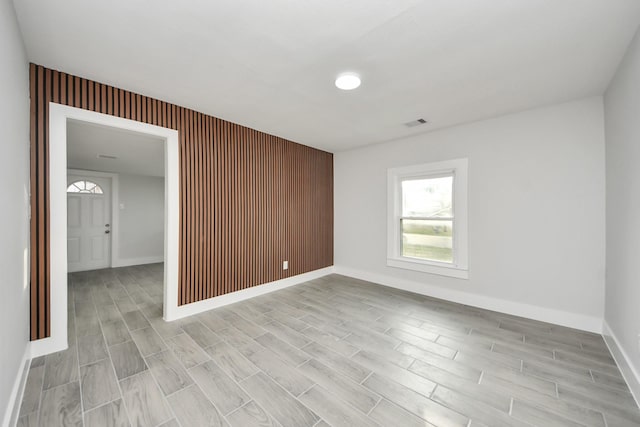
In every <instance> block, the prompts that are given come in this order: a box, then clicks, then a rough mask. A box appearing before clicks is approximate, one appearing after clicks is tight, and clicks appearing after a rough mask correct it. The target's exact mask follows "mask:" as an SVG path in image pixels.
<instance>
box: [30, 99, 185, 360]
mask: <svg viewBox="0 0 640 427" xmlns="http://www.w3.org/2000/svg"><path fill="white" fill-rule="evenodd" d="M69 120H76V121H80V122H86V123H93V124H98V125H103V126H109V127H114V128H118V129H122V130H129V131H133V132H138V133H144V134H147V135H151V136H155V137H159V138H161V139H163V140H164V146H165V156H164V170H165V184H164V191H165V201H164V304H163V307H164V312H163V318H164V320H166V321H171V320H175V319H177V318H178V317H179V316H177V313H178V265H179V259H178V257H179V246H178V245H179V229H180V214H179V210H180V199H179V191H180V190H179V189H180V186H179V185H180V163H179V162H180V157H179V142H178V131H177V130H173V129H168V128H163V127H160V126H155V125H150V124H147V123H142V122H138V121H134V120H129V119H124V118H120V117H115V116H110V115H107V114H102V113H97V112H95V111H90V110H84V109H81V108H75V107H69V106H66V105H61V104H56V103H53V102H50V103H49V223H50V228H49V230H50V235H49V245H50V251H49V253H50V261H51V264H50V265H51V269H50V284H49V286H50V288H49V291H50V298H49V313H50V316H51V317H50V321H51V336H50V337H48V338H44V339H41V340H37V341H33V342H32V343H31V355H32V357H36V356H40V355H43V354H48V353H53V352H56V351H60V350H64V349H66V348H68V337H67V296H68V293H67V122H68V121H69ZM112 220H113V219H112Z"/></svg>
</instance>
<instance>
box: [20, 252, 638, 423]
mask: <svg viewBox="0 0 640 427" xmlns="http://www.w3.org/2000/svg"><path fill="white" fill-rule="evenodd" d="M69 278H70V280H69V290H70V292H69V349H68V350H65V351H62V352H59V353H55V354H51V355H48V356H45V357H43V358H39V359H36V360H34V361H33V362H32V365H31V367H30V371H29V376H28V380H27V386H26V389H25V395H24V398H23V401H22V406H21V410H20V419H19V422H18V425H19V426H37V425H39V426H47V427H52V426H83V425H84V426H129V425H131V426H166V427H168V426H182V427H196V426H209V425H211V426H217V425H221V426H229V425H231V426H240V427H245V426H258V425H260V426H282V427H289V426H291V427H302V426H327V425H332V426H376V425H380V426H403V427H411V426H416V427H417V426H432V425H433V426H461V427H468V426H474V427H475V426H492V427H493V426H532V425H533V426H545V427H547V426H594V427H617V426H637V425H640V412H639V411H638V408H637V406H636V404H635V402H634V400H633V397H632V396H631V394H630V392H629V390H628V388H627V386H626V384H625V382H624V380H623V379H622V376H621V374H620V372H619V370H618V368H617V366H616V365H615V363H614V361H613V359H612V358H611V355H610V353H609V351H608V349H607V347H606V345H605V343H604V341H603V340H602V337H601V336H599V335H596V334H591V333H586V332H581V331H576V330H572V329H568V328H563V327H559V326H554V325H550V324H547V323H542V322H536V321H531V320H527V319H522V318H517V317H513V316H508V315H503V314H499V313H495V312H490V311H486V310H481V309H476V308H472V307H468V306H464V305H460V304H454V303H449V302H444V301H440V300H435V299H432V298H428V297H424V296H420V295H415V294H411V293H408V292H403V291H399V290H395V289H391V288H387V287H383V286H379V285H375V284H371V283H367V282H363V281H359V280H355V279H350V278H347V277H343V276H337V275H332V276H327V277H324V278H321V279H317V280H313V281H310V282H307V283H304V284H302V285H298V286H294V287H290V288H287V289H284V290H281V291H277V292H273V293H270V294H267V295H263V296H260V297H256V298H253V299H251V300H247V301H243V302H240V303H236V304H233V305H229V306H226V307H223V308H220V309H216V310H212V311H209V312H206V313H202V314H199V315H196V316H192V317H189V318H186V319H181V320H179V321H175V322H172V323H166V322H164V321H163V320H162V291H163V290H162V280H163V265H162V264H153V265H146V266H136V267H126V268H119V269H107V270H98V271H92V272H84V273H74V274H71V275H70V276H69Z"/></svg>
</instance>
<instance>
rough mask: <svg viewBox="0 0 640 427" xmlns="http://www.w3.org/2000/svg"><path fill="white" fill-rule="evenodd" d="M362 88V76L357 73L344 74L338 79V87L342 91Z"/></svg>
mask: <svg viewBox="0 0 640 427" xmlns="http://www.w3.org/2000/svg"><path fill="white" fill-rule="evenodd" d="M358 86H360V76H359V75H357V74H356V73H342V74H340V75H339V76H338V78H336V87H337V88H338V89H342V90H353V89H355V88H357V87H358Z"/></svg>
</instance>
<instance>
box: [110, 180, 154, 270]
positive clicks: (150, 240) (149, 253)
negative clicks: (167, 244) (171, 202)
mask: <svg viewBox="0 0 640 427" xmlns="http://www.w3.org/2000/svg"><path fill="white" fill-rule="evenodd" d="M119 204H120V205H121V204H124V209H122V206H119V211H118V212H119V223H120V225H119V227H120V231H119V232H118V240H119V242H120V243H119V249H118V264H119V265H125V264H126V265H133V264H139V263H146V262H159V261H162V259H163V257H164V178H162V177H160V178H158V177H153V176H141V175H124V174H120V176H119Z"/></svg>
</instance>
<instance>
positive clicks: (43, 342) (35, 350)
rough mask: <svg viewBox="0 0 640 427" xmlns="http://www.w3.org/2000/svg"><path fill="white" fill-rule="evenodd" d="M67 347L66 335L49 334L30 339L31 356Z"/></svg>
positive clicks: (42, 354) (34, 356) (38, 355)
mask: <svg viewBox="0 0 640 427" xmlns="http://www.w3.org/2000/svg"><path fill="white" fill-rule="evenodd" d="M68 348H69V342H68V341H67V336H66V335H64V336H62V335H61V334H58V336H53V335H52V336H50V337H47V338H41V339H39V340H35V341H31V358H32V359H34V358H36V357H40V356H44V355H46V354H51V353H55V352H58V351H62V350H66V349H68Z"/></svg>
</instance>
